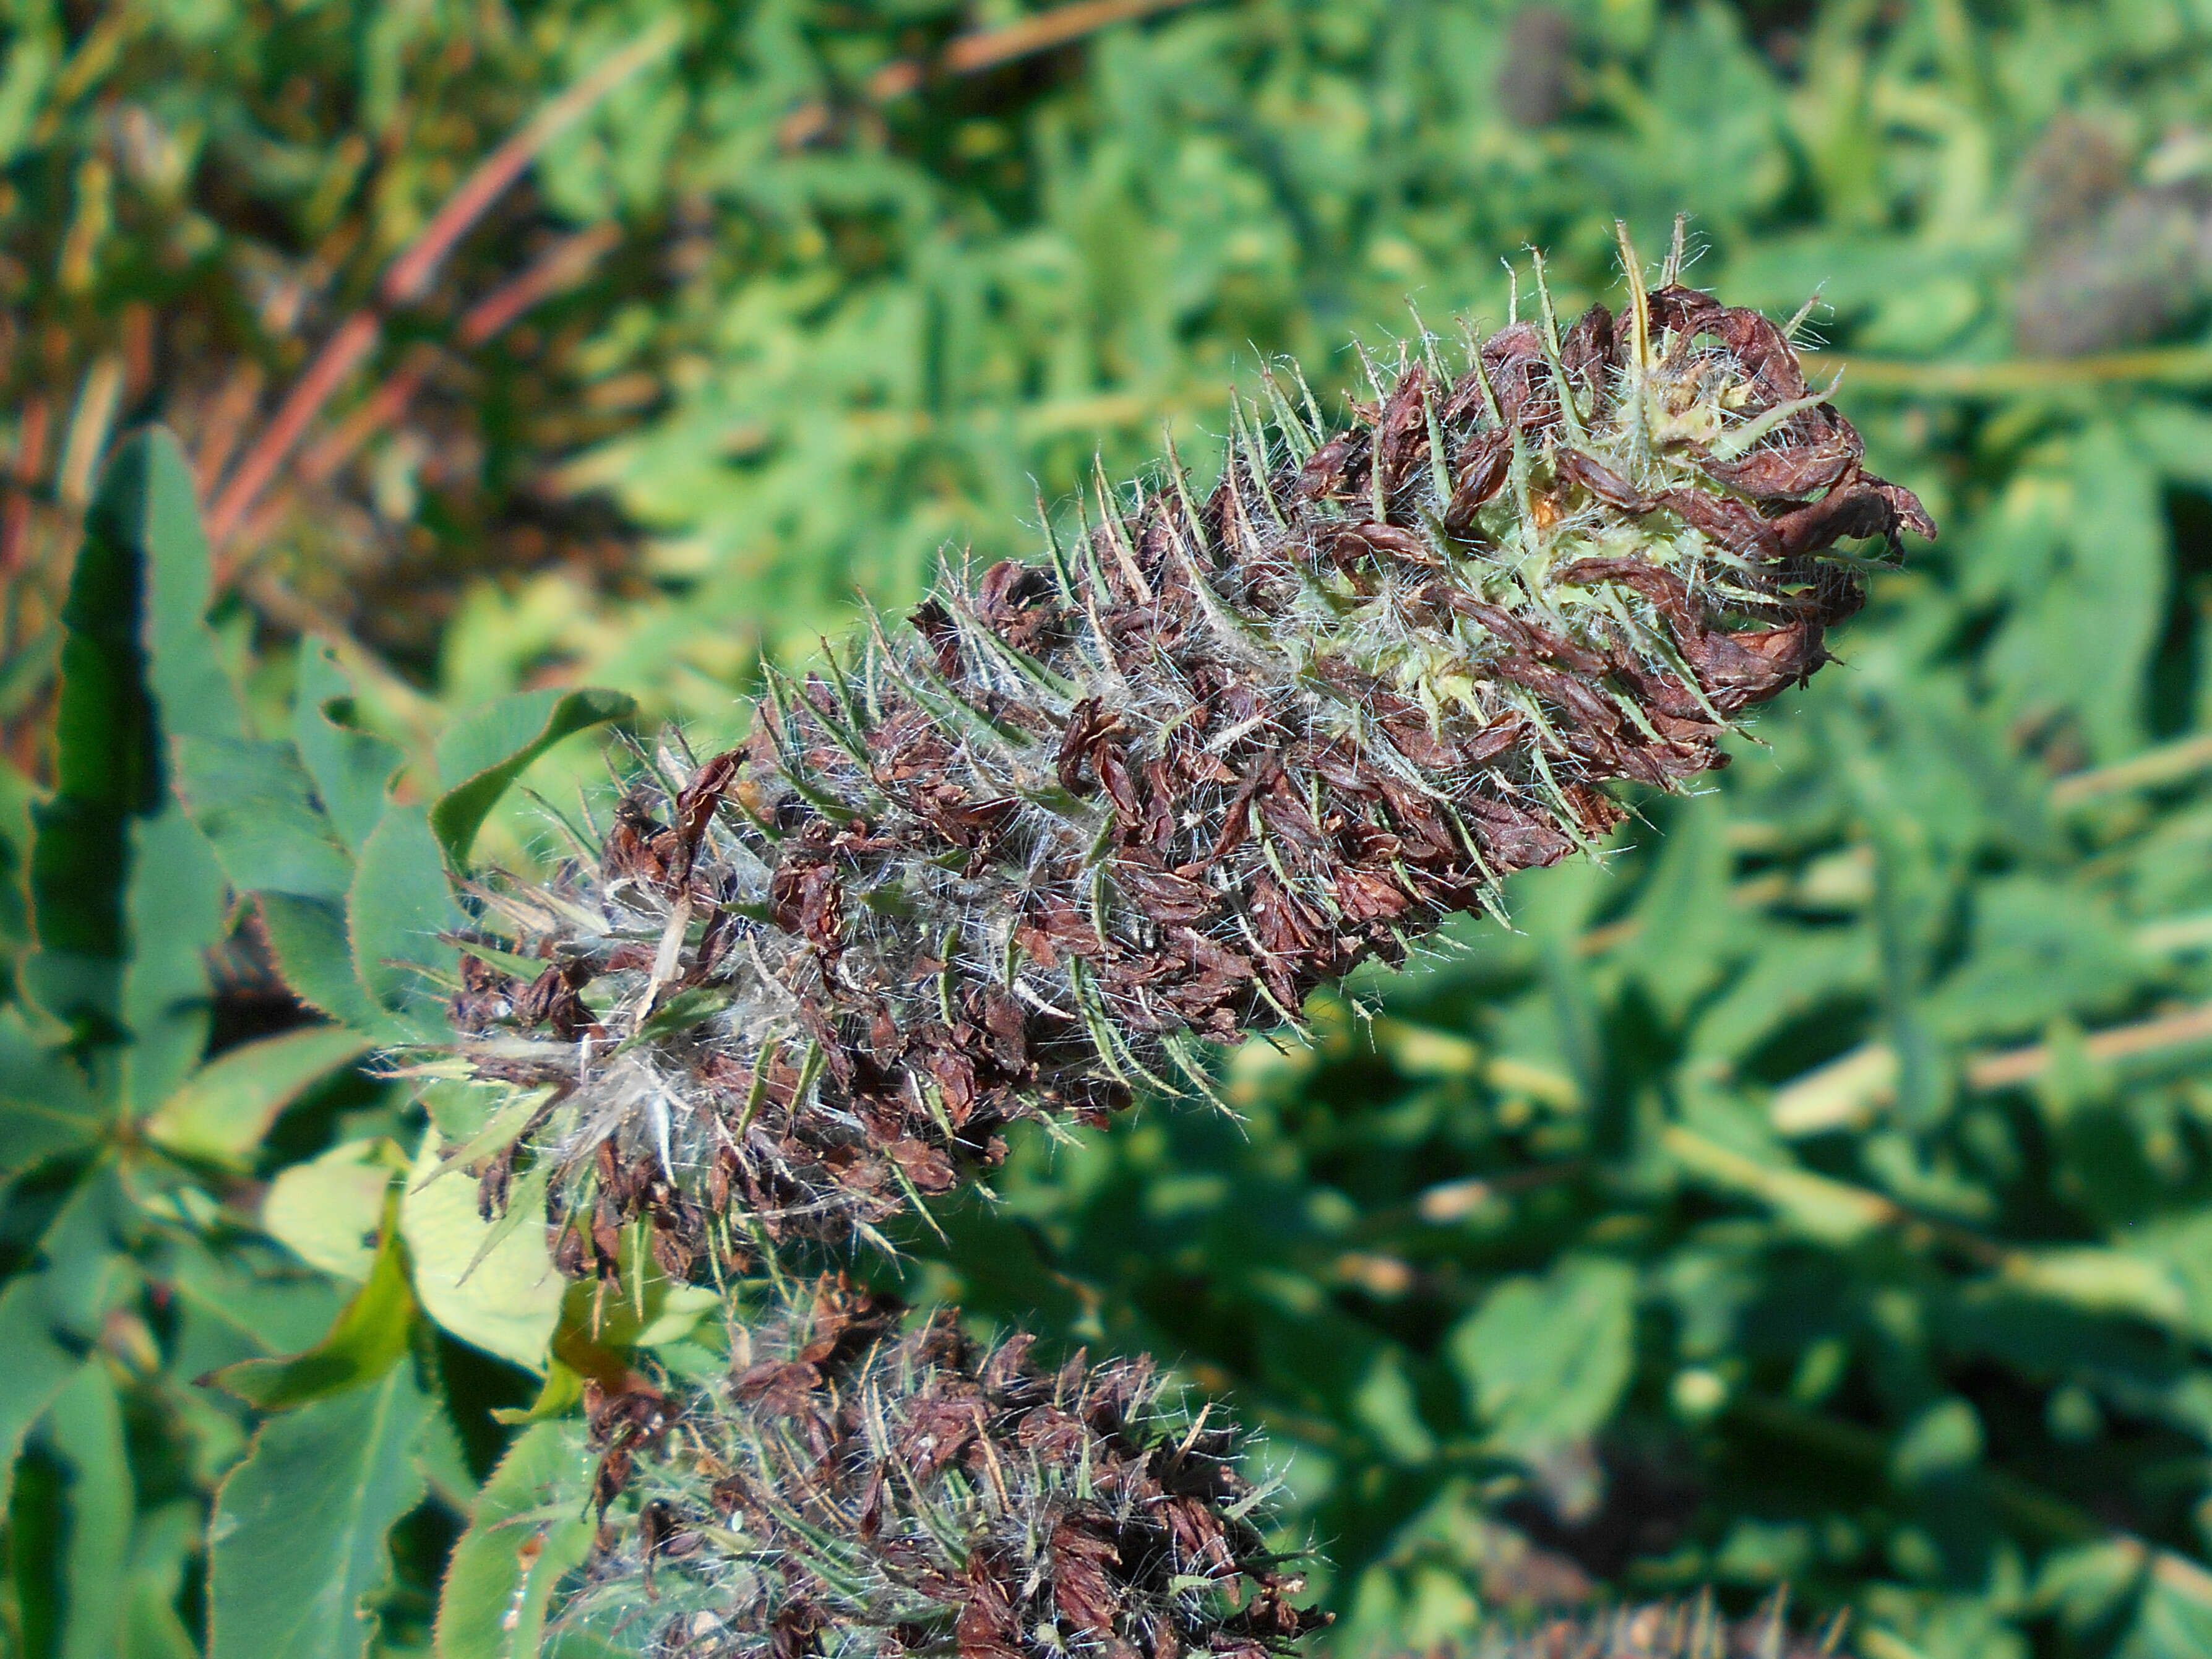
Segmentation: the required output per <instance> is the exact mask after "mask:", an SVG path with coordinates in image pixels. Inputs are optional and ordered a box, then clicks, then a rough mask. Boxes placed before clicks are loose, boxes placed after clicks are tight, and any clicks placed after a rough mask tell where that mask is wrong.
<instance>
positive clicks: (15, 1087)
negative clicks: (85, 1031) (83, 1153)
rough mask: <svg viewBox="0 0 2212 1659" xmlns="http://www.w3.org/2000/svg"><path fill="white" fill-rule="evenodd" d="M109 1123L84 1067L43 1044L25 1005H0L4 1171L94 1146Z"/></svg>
mask: <svg viewBox="0 0 2212 1659" xmlns="http://www.w3.org/2000/svg"><path fill="white" fill-rule="evenodd" d="M106 1127H107V1122H106V1117H105V1115H103V1114H102V1113H101V1111H100V1105H99V1103H98V1102H97V1101H96V1100H95V1099H94V1097H93V1093H92V1090H91V1087H90V1085H88V1083H87V1082H86V1081H85V1075H84V1073H83V1071H82V1069H81V1068H80V1067H78V1066H77V1065H76V1063H75V1062H74V1061H72V1060H70V1058H69V1057H68V1056H67V1055H66V1054H60V1053H58V1052H56V1051H55V1050H53V1049H52V1048H46V1047H45V1046H43V1045H42V1044H41V1043H40V1042H39V1041H38V1039H37V1038H36V1037H35V1036H33V1035H32V1033H31V1029H30V1026H29V1025H28V1024H27V1022H26V1021H25V1020H24V1018H23V1015H22V1011H21V1009H18V1008H10V1007H5V1006H0V1172H5V1173H9V1174H13V1173H15V1171H16V1170H27V1169H29V1168H31V1167H32V1166H33V1164H38V1163H40V1161H42V1160H43V1159H46V1158H52V1157H53V1156H54V1155H55V1154H57V1153H60V1152H76V1151H79V1150H81V1149H82V1148H84V1147H88V1146H92V1145H94V1143H95V1142H96V1141H98V1140H99V1139H100V1135H101V1134H102V1133H104V1131H105V1130H106Z"/></svg>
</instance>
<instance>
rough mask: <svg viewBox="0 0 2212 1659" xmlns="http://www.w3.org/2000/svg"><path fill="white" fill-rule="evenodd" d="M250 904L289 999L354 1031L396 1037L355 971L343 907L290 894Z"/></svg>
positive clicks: (389, 1019) (267, 895) (267, 896)
mask: <svg viewBox="0 0 2212 1659" xmlns="http://www.w3.org/2000/svg"><path fill="white" fill-rule="evenodd" d="M255 902H257V903H258V905H259V906H260V908H261V921H262V923H263V925H264V927H266V928H267V929H268V930H269V945H270V949H271V950H272V951H275V952H276V971H277V972H278V973H279V974H281V975H283V979H284V983H285V985H286V986H287V987H289V989H290V990H291V992H292V994H293V995H295V996H296V997H298V998H299V999H300V1000H301V1001H302V1002H305V1003H307V1005H308V1006H311V1007H314V1008H319V1009H320V1010H321V1011H322V1012H324V1013H326V1014H328V1015H329V1016H330V1017H331V1018H332V1019H335V1020H338V1021H340V1022H342V1023H343V1024H347V1025H350V1026H352V1027H353V1028H354V1029H355V1030H357V1031H371V1032H377V1033H386V1032H390V1033H392V1034H394V1035H397V1034H398V1031H397V1028H396V1027H395V1026H394V1025H393V1023H392V1017H391V1016H390V1015H389V1014H387V1013H386V1012H385V1011H384V1010H383V1009H381V1008H380V1007H378V1006H377V1005H376V1003H375V1002H374V1000H372V999H371V997H370V996H369V994H368V988H367V987H365V986H363V985H362V982H361V975H359V974H358V973H356V971H355V969H354V963H353V942H352V940H351V939H350V938H349V936H348V934H347V932H346V918H345V911H344V908H343V906H341V905H338V904H334V903H331V902H330V901H328V900H326V899H308V898H298V897H295V896H293V895H291V894H289V893H263V894H260V895H259V896H258V897H257V898H256V900H255Z"/></svg>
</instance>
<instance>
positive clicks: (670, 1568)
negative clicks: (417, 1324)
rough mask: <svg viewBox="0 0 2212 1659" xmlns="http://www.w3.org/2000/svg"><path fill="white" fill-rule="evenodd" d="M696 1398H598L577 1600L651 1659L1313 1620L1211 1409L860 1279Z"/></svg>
mask: <svg viewBox="0 0 2212 1659" xmlns="http://www.w3.org/2000/svg"><path fill="white" fill-rule="evenodd" d="M733 1341H734V1344H735V1358H734V1360H733V1363H732V1366H731V1369H730V1370H729V1371H728V1373H727V1374H726V1375H725V1376H719V1377H717V1378H715V1379H714V1381H713V1382H712V1383H710V1384H708V1385H707V1386H704V1387H702V1388H699V1389H696V1390H695V1391H693V1392H691V1393H690V1394H689V1395H684V1396H681V1397H679V1398H677V1399H674V1400H670V1399H666V1398H664V1397H663V1396H661V1395H657V1394H651V1395H647V1394H635V1395H619V1396H613V1397H599V1398H595V1399H594V1400H593V1401H592V1437H593V1440H594V1442H595V1443H596V1444H597V1445H598V1446H599V1448H600V1450H601V1454H602V1462H601V1466H600V1478H599V1482H598V1486H597V1494H598V1498H599V1503H600V1504H601V1506H602V1513H603V1516H604V1517H605V1525H604V1526H603V1528H602V1531H601V1538H600V1545H599V1549H598V1550H597V1551H596V1553H594V1555H593V1557H592V1559H591V1560H590V1561H589V1562H588V1563H587V1564H586V1567H585V1568H584V1570H583V1573H582V1577H581V1578H580V1582H579V1583H576V1584H574V1585H573V1586H572V1587H571V1588H570V1590H569V1592H568V1595H567V1597H566V1600H565V1601H564V1603H563V1606H562V1610H561V1611H560V1613H558V1615H557V1617H558V1620H559V1622H560V1623H561V1624H562V1625H563V1626H568V1627H573V1628H576V1629H580V1630H583V1631H586V1632H595V1633H599V1634H600V1635H602V1636H614V1635H617V1634H621V1635H623V1637H624V1638H626V1639H625V1641H624V1645H625V1646H628V1647H630V1648H633V1649H635V1650H638V1651H641V1652H648V1653H651V1654H652V1655H653V1656H655V1659H754V1656H761V1659H797V1656H800V1655H822V1656H834V1659H860V1656H863V1655H885V1656H889V1655H897V1654H908V1653H921V1654H947V1655H950V1654H956V1653H957V1655H959V1656H960V1659H1045V1656H1052V1659H1068V1656H1071V1655H1085V1654H1094V1655H1097V1656H1101V1659H1106V1656H1112V1659H1176V1656H1179V1655H1183V1654H1214V1655H1221V1656H1225V1659H1227V1656H1234V1659H1264V1656H1266V1655H1267V1654H1269V1653H1271V1652H1274V1651H1277V1650H1279V1649H1281V1648H1282V1647H1284V1646H1285V1645H1286V1644H1289V1643H1290V1642H1291V1641H1292V1640H1294V1639H1295V1638H1297V1637H1298V1636H1299V1635H1300V1634H1302V1633H1303V1632H1305V1631H1308V1630H1310V1629H1312V1628H1314V1627H1315V1626H1316V1625H1317V1624H1319V1623H1320V1622H1321V1620H1319V1619H1318V1617H1317V1616H1316V1615H1314V1614H1310V1613H1301V1612H1299V1611H1298V1610H1297V1609H1296V1608H1294V1607H1291V1605H1290V1602H1289V1600H1288V1598H1289V1597H1291V1596H1292V1595H1296V1594H1297V1593H1298V1591H1299V1590H1300V1589H1302V1588H1303V1580H1301V1579H1300V1578H1299V1577H1297V1575H1296V1574H1295V1573H1293V1572H1289V1571H1285V1569H1284V1566H1283V1565H1282V1563H1281V1562H1280V1561H1279V1559H1278V1558H1277V1557H1276V1556H1274V1555H1273V1554H1272V1553H1269V1551H1268V1550H1267V1547H1266V1545H1265V1544H1264V1543H1263V1542H1262V1541H1261V1535H1260V1533H1259V1531H1258V1529H1257V1528H1256V1527H1255V1524H1254V1517H1255V1510H1257V1509H1258V1507H1259V1505H1260V1504H1261V1501H1262V1499H1263V1498H1264V1496H1265V1489H1264V1488H1258V1487H1255V1486H1250V1485H1249V1484H1248V1483H1247V1482H1246V1480H1244V1478H1243V1476H1242V1475H1241V1474H1239V1473H1238V1471H1237V1464H1236V1461H1235V1456H1234V1453H1235V1449H1236V1437H1235V1436H1234V1434H1233V1432H1232V1431H1230V1430H1228V1429H1226V1428H1225V1427H1222V1426H1219V1425H1217V1424H1216V1423H1215V1422H1214V1420H1213V1419H1212V1415H1211V1413H1209V1412H1200V1413H1199V1414H1198V1415H1197V1417H1196V1418H1195V1419H1186V1418H1184V1417H1183V1416H1182V1414H1181V1413H1176V1412H1174V1411H1171V1410H1169V1409H1167V1408H1165V1407H1163V1405H1162V1403H1161V1401H1160V1399H1159V1395H1160V1383H1159V1381H1158V1377H1157V1376H1155V1375H1154V1374H1153V1371H1152V1367H1151V1365H1150V1363H1149V1362H1147V1361H1143V1360H1139V1361H1134V1362H1126V1363H1124V1362H1116V1363H1115V1364H1109V1365H1103V1366H1100V1367H1097V1368H1096V1369H1093V1368H1092V1367H1091V1366H1090V1365H1088V1364H1085V1360H1084V1358H1083V1357H1082V1355H1080V1354H1078V1355H1077V1356H1076V1357H1075V1358H1073V1359H1071V1360H1070V1361H1069V1362H1068V1363H1067V1364H1066V1365H1064V1366H1062V1367H1060V1369H1059V1370H1044V1369H1042V1368H1041V1367H1040V1366H1038V1365H1037V1364H1035V1363H1034V1361H1033V1360H1032V1358H1031V1357H1030V1340H1029V1339H1028V1338H1026V1337H1020V1336H1017V1337H1013V1338H1011V1339H1009V1340H1006V1341H1003V1342H1001V1343H1000V1344H998V1345H997V1346H982V1345H980V1344H978V1343H976V1342H974V1341H972V1340H970V1339H969V1337H967V1336H966V1335H965V1334H963V1332H962V1331H961V1329H960V1328H959V1325H958V1323H957V1314H955V1313H953V1312H951V1311H941V1312H939V1314H937V1315H936V1316H933V1318H931V1319H930V1320H929V1321H928V1322H927V1323H925V1324H922V1325H921V1326H919V1327H918V1328H911V1329H908V1330H905V1331H903V1332H902V1330H901V1329H900V1328H899V1325H898V1321H897V1310H896V1307H895V1306H894V1305H892V1304H887V1303H885V1302H883V1301H881V1300H878V1299H877V1298H875V1297H871V1296H870V1295H868V1294H867V1293H866V1292H864V1291H859V1290H856V1289H854V1287H853V1286H852V1285H850V1284H849V1283H848V1282H847V1281H846V1280H844V1279H842V1278H838V1279H821V1280H818V1281H815V1282H813V1283H811V1284H809V1285H804V1286H802V1287H801V1288H800V1289H799V1291H798V1292H797V1293H796V1294H795V1295H793V1297H790V1298H789V1299H788V1300H787V1301H786V1302H784V1303H783V1304H781V1306H780V1307H779V1308H777V1309H775V1310H773V1311H772V1312H771V1313H770V1314H769V1316H768V1317H767V1318H765V1319H763V1321H761V1322H758V1323H757V1325H756V1326H754V1328H751V1329H750V1330H749V1331H747V1330H739V1331H736V1332H733Z"/></svg>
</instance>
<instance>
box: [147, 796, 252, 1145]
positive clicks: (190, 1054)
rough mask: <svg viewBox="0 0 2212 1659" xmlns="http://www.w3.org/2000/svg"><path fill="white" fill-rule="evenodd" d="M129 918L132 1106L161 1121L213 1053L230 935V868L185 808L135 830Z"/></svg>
mask: <svg viewBox="0 0 2212 1659" xmlns="http://www.w3.org/2000/svg"><path fill="white" fill-rule="evenodd" d="M130 841H131V887H130V892H129V895H128V898H127V901H126V913H127V915H128V916H129V918H130V926H131V936H130V945H131V958H130V963H129V965H128V966H127V967H126V968H125V970H124V975H123V1021H124V1024H125V1026H126V1027H127V1028H128V1029H129V1031H130V1038H131V1040H130V1046H129V1047H128V1048H125V1050H124V1052H123V1060H124V1066H125V1084H124V1096H123V1098H124V1103H125V1105H127V1106H128V1107H129V1108H130V1109H131V1113H132V1114H133V1115H144V1114H145V1113H147V1112H150V1111H152V1110H153V1109H155V1107H156V1106H158V1105H160V1104H161V1102H162V1101H163V1100H164V1099H165V1098H167V1097H168V1095H169V1094H170V1093H171V1092H172V1091H174V1090H175V1089H176V1088H177V1086H178V1085H179V1084H181V1083H183V1082H184V1080H185V1078H186V1077H187V1076H189V1075H190V1074H191V1071H192V1069H193V1067H195V1066H197V1065H198V1064H199V1061H200V1056H201V1055H202V1054H204V1053H206V1052H207V1042H208V1032H209V1029H210V1024H211V1023H212V1020H213V1017H214V1011H213V1008H212V1006H211V1002H212V997H211V994H210V986H209V983H208V956H209V953H210V951H214V950H215V949H216V947H217V946H219V945H221V944H222V939H223V935H224V933H226V931H227V930H228V920H229V919H228V915H227V914H226V912H227V906H226V904H225V902H224V893H223V876H222V866H219V865H218V864H216V860H215V855H214V854H213V853H212V852H210V850H209V848H208V844H207V840H206V838H205V837H204V836H202V835H201V834H200V832H199V831H198V830H197V829H194V828H192V825H191V821H190V820H189V819H187V818H186V817H185V814H184V811H183V809H182V808H180V807H178V806H175V805H171V806H168V807H167V808H166V809H165V810H164V811H161V813H160V814H159V815H158V816H156V817H151V818H142V819H139V820H137V821H136V822H134V823H132V824H131V835H130Z"/></svg>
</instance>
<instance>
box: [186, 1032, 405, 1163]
mask: <svg viewBox="0 0 2212 1659" xmlns="http://www.w3.org/2000/svg"><path fill="white" fill-rule="evenodd" d="M368 1046H369V1040H368V1038H367V1037H365V1036H362V1034H361V1033H360V1032H358V1031H349V1030H343V1028H338V1029H332V1028H328V1027H324V1028H318V1029H315V1030H305V1031H288V1032H287V1033H285V1034H284V1035H283V1036H273V1037H264V1038H263V1039H262V1040H261V1041H260V1042H249V1043H246V1044H245V1045H244V1046H242V1047H240V1048H233V1049H230V1050H228V1052H227V1053H225V1054H222V1056H221V1057H219V1058H218V1059H216V1060H214V1061H212V1062H211V1063H210V1064H209V1065H207V1066H203V1067H201V1068H200V1070H199V1071H198V1072H197V1073H194V1074H193V1075H192V1077H191V1079H189V1080H188V1081H187V1082H186V1083H185V1086H184V1087H183V1088H182V1089H180V1090H179V1091H177V1092H176V1093H175V1094H173V1095H172V1096H170V1097H169V1098H168V1099H167V1100H165V1101H163V1102H162V1103H161V1106H160V1108H159V1109H157V1110H156V1111H155V1113H154V1115H153V1116H151V1117H150V1118H149V1119H147V1120H146V1123H145V1132H146V1133H147V1134H148V1135H149V1136H150V1137H151V1138H152V1139H155V1140H157V1141H159V1142H160V1143H161V1145H162V1146H166V1147H167V1148H168V1149H169V1150H170V1151H171V1152H178V1153H180V1154H182V1155H183V1156H185V1157H187V1158H204V1159H206V1160H207V1161H208V1162H210V1163H211V1164H229V1165H231V1166H233V1167H236V1168H243V1167H245V1166H246V1165H247V1164H250V1163H251V1162H252V1158H253V1154H254V1152H256V1150H257V1149H258V1147H259V1146H260V1145H261V1140H262V1137H263V1136H264V1135H266V1134H267V1133H269V1130H270V1127H271V1126H273V1125H274V1124H275V1123H276V1120H277V1118H278V1117H279V1116H280V1115H282V1114H283V1111H284V1109H285V1108H286V1107H288V1106H289V1105H291V1104H292V1103H293V1102H294V1101H295V1100H297V1099H298V1098H299V1097H301V1094H303V1093H305V1092H306V1091H307V1088H308V1087H309V1085H313V1083H315V1082H316V1081H317V1080H318V1079H322V1078H325V1077H327V1076H328V1075H329V1074H330V1073H332V1072H334V1071H336V1070H337V1068H338V1067H339V1066H343V1065H345V1064H346V1063H347V1062H348V1061H349V1060H356V1059H357V1058H359V1057H360V1055H361V1054H362V1052H363V1051H365V1050H366V1049H367V1048H368Z"/></svg>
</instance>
